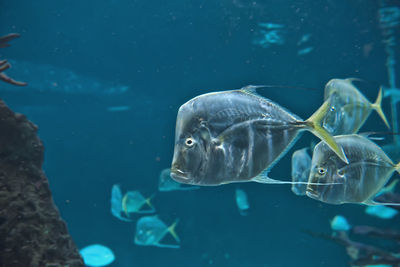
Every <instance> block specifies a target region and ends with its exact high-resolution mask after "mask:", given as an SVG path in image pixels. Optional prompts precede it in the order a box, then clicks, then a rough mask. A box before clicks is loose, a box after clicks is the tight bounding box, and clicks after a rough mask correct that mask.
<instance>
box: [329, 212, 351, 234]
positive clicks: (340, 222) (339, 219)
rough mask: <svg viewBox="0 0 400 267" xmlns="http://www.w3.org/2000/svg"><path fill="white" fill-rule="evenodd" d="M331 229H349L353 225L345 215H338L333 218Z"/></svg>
mask: <svg viewBox="0 0 400 267" xmlns="http://www.w3.org/2000/svg"><path fill="white" fill-rule="evenodd" d="M331 229H332V230H334V231H349V230H350V229H351V226H350V224H349V223H348V222H347V219H346V218H345V217H344V216H342V215H336V216H335V217H333V219H332V220H331Z"/></svg>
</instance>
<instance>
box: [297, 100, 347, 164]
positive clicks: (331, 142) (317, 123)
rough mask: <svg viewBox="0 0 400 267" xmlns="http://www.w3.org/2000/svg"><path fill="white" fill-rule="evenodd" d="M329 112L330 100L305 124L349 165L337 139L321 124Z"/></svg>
mask: <svg viewBox="0 0 400 267" xmlns="http://www.w3.org/2000/svg"><path fill="white" fill-rule="evenodd" d="M328 110H329V100H327V101H325V102H324V103H323V104H322V106H321V107H320V108H319V109H318V110H317V111H316V112H314V114H312V115H311V117H310V118H308V119H307V120H306V121H305V122H304V123H305V125H306V127H307V130H309V131H310V132H312V133H313V134H314V135H315V136H317V137H318V138H320V139H321V140H322V141H324V142H325V143H326V144H327V145H328V146H329V147H330V148H331V149H332V150H333V151H334V152H335V154H336V155H338V156H339V158H340V159H341V160H343V161H344V162H345V163H347V164H348V163H349V161H348V159H347V158H346V155H345V154H344V151H343V148H342V147H340V146H339V145H338V144H337V143H336V141H335V139H334V138H333V137H332V135H330V134H329V133H328V132H327V131H326V130H325V129H324V128H323V127H322V126H321V122H322V120H323V118H324V117H325V115H326V113H327V112H328Z"/></svg>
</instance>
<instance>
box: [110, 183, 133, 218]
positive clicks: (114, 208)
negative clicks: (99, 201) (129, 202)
mask: <svg viewBox="0 0 400 267" xmlns="http://www.w3.org/2000/svg"><path fill="white" fill-rule="evenodd" d="M111 214H112V215H114V216H115V217H117V218H118V219H120V220H121V221H125V222H131V221H132V220H130V219H128V218H125V217H122V192H121V188H120V186H119V185H118V184H115V185H113V187H112V189H111Z"/></svg>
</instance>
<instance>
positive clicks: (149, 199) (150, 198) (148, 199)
mask: <svg viewBox="0 0 400 267" xmlns="http://www.w3.org/2000/svg"><path fill="white" fill-rule="evenodd" d="M155 196H156V194H152V195H151V196H149V197H148V198H147V199H146V204H147V205H149V207H150V208H151V209H152V210H155V208H154V206H153V203H151V200H152V199H153V198H154V197H155Z"/></svg>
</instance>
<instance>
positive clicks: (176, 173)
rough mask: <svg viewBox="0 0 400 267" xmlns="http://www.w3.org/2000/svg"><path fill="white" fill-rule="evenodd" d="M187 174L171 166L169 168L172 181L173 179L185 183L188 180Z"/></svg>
mask: <svg viewBox="0 0 400 267" xmlns="http://www.w3.org/2000/svg"><path fill="white" fill-rule="evenodd" d="M188 174H189V173H188V172H184V171H182V170H180V169H178V168H177V167H175V166H172V167H171V177H172V179H174V180H177V181H182V180H183V181H187V180H189V178H188Z"/></svg>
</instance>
